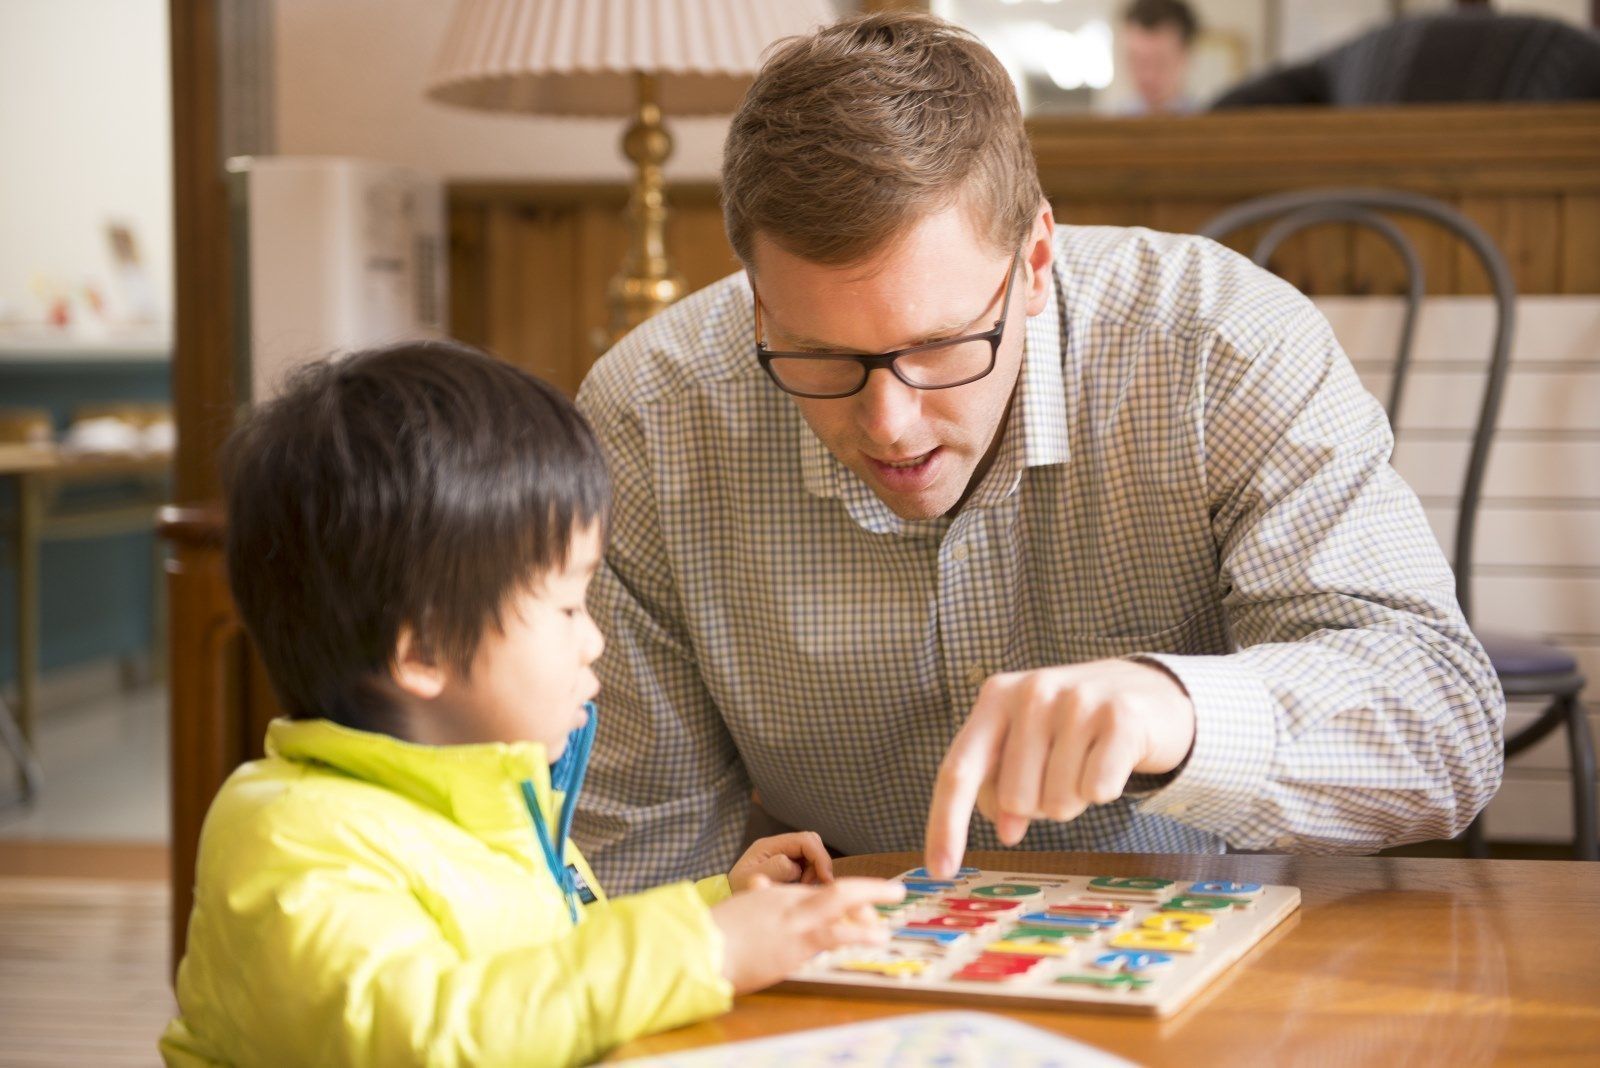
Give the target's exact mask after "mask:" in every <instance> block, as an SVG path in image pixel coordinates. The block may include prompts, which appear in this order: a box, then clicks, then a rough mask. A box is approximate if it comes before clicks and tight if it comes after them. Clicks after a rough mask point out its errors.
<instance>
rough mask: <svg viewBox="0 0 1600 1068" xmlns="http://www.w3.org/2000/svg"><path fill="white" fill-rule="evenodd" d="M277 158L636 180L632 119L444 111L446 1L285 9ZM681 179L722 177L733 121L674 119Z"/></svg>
mask: <svg viewBox="0 0 1600 1068" xmlns="http://www.w3.org/2000/svg"><path fill="white" fill-rule="evenodd" d="M275 7H276V29H277V37H276V40H275V42H274V46H273V47H274V48H275V50H276V61H275V64H274V67H275V76H276V80H277V90H276V105H277V150H278V151H279V152H280V153H284V154H286V155H296V154H306V155H354V156H363V157H367V158H370V159H375V160H381V161H385V162H389V163H400V164H405V165H408V166H412V167H416V168H419V169H421V170H424V171H429V172H431V173H434V174H438V175H441V176H443V177H445V178H452V179H459V178H493V179H511V180H528V179H533V180H541V181H595V180H618V181H620V180H624V179H626V178H627V177H628V175H629V164H628V161H627V160H626V159H625V158H624V157H623V156H622V153H621V149H620V147H619V144H618V143H619V141H620V139H621V136H622V130H623V127H624V125H625V123H624V121H623V120H622V119H620V118H619V119H615V120H585V119H559V118H544V117H532V116H523V115H497V114H493V113H488V112H474V111H469V110H464V109H459V108H452V107H446V106H444V105H441V104H435V103H433V102H432V101H430V100H427V99H425V98H424V96H423V87H424V85H425V84H426V82H427V78H428V73H429V71H430V70H432V68H433V60H434V55H435V53H436V51H437V50H438V47H439V44H440V42H441V40H442V39H443V36H444V30H445V25H446V23H447V22H448V21H449V16H450V7H451V5H450V4H449V3H447V2H446V0H275ZM668 126H669V129H670V130H671V131H672V133H673V136H674V137H675V138H676V140H677V148H676V151H675V152H674V154H673V156H672V158H671V159H670V160H668V161H667V166H666V171H667V176H668V177H669V178H673V179H680V180H682V179H712V178H715V177H716V174H717V169H718V165H719V161H720V157H721V154H722V138H723V135H724V134H725V133H726V131H727V119H726V118H716V119H704V118H701V119H669V120H668Z"/></svg>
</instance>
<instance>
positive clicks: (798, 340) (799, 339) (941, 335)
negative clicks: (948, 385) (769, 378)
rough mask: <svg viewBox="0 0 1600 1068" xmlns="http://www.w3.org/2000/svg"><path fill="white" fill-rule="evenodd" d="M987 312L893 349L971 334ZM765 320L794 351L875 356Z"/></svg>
mask: <svg viewBox="0 0 1600 1068" xmlns="http://www.w3.org/2000/svg"><path fill="white" fill-rule="evenodd" d="M763 308H765V305H763ZM988 311H989V309H988V308H985V309H984V310H983V311H981V312H979V313H978V314H977V315H976V316H975V317H973V318H971V319H968V320H967V321H966V322H964V323H945V324H943V325H940V326H937V327H934V328H933V329H932V330H929V331H926V332H925V333H923V334H921V335H919V336H918V337H916V338H915V339H913V340H912V341H910V342H908V343H906V344H904V345H896V346H895V348H896V349H914V348H916V347H917V346H918V345H926V344H929V343H931V342H934V341H948V340H949V339H950V338H953V337H960V336H962V335H963V334H969V333H972V332H973V328H974V327H976V326H977V325H978V324H979V323H980V322H982V321H983V317H984V316H985V315H986V314H988ZM766 320H767V323H768V325H770V326H776V327H777V328H778V333H779V334H781V335H782V336H783V337H785V338H787V339H788V340H789V344H791V345H793V346H794V347H795V348H796V349H799V350H802V351H806V352H837V353H842V354H844V355H846V356H873V355H876V353H871V352H867V351H865V350H863V349H853V348H851V347H850V346H848V345H834V344H831V343H829V342H827V341H820V340H818V339H817V338H814V337H808V336H806V335H804V334H791V333H790V332H789V331H788V330H786V329H784V328H783V326H782V325H781V324H779V323H777V322H776V321H775V320H774V319H773V317H772V313H771V312H770V311H768V312H767V315H766Z"/></svg>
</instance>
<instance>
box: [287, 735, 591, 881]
mask: <svg viewBox="0 0 1600 1068" xmlns="http://www.w3.org/2000/svg"><path fill="white" fill-rule="evenodd" d="M594 727H595V715H594V710H593V707H592V706H591V708H590V714H589V720H588V722H587V723H586V724H585V725H584V726H583V727H582V728H580V729H578V730H576V731H574V732H573V733H572V736H571V737H570V738H569V739H568V743H567V749H566V752H565V753H563V754H562V758H561V760H559V761H558V762H557V763H556V765H555V767H553V768H552V767H551V764H550V760H549V754H548V751H547V750H546V748H545V746H544V745H542V744H541V743H538V742H489V743H483V744H476V745H439V746H436V745H418V744H417V743H415V742H407V741H403V740H401V739H399V738H394V737H391V736H390V735H387V734H377V733H373V732H370V731H360V730H355V729H353V728H350V727H344V726H340V725H339V724H337V723H334V722H333V721H331V720H326V719H312V720H291V719H276V720H273V721H272V723H271V724H269V725H268V727H267V742H266V749H267V754H268V755H269V756H275V757H278V758H279V759H282V760H288V761H292V762H295V763H301V764H319V765H322V766H323V767H327V768H330V769H332V770H334V771H336V772H339V773H341V774H344V775H348V776H350V777H351V778H355V779H360V780H362V781H364V782H370V783H372V784H374V785H377V786H382V787H384V788H385V789H388V790H392V791H394V792H395V793H397V794H400V795H402V796H403V797H406V798H408V799H410V800H412V801H414V802H416V803H417V804H419V805H421V806H423V807H424V808H428V809H431V810H433V811H435V812H438V813H439V814H440V815H442V816H444V817H446V818H447V819H450V820H451V821H453V822H455V823H457V824H459V825H460V826H461V827H463V828H464V829H466V830H468V831H469V832H471V833H472V834H473V835H474V836H476V837H478V838H480V839H482V840H483V841H485V842H487V843H489V844H490V845H492V846H494V847H496V848H500V849H505V850H508V851H510V852H514V853H517V854H522V855H526V854H528V853H530V852H531V847H532V836H531V835H530V833H529V831H530V828H529V826H528V817H529V813H528V805H527V801H526V799H525V797H524V794H523V790H522V783H523V782H524V781H526V782H528V783H530V784H531V785H532V788H533V794H534V797H535V799H536V801H537V804H538V807H539V814H540V816H541V817H543V819H544V822H545V825H546V827H547V828H548V829H549V830H550V831H552V832H553V833H554V832H558V830H559V828H560V824H561V823H562V822H563V821H562V818H561V817H562V811H563V809H564V808H569V809H570V806H568V805H565V804H564V802H565V801H566V790H567V789H568V788H570V787H571V786H572V785H574V784H575V783H581V781H582V772H583V769H584V768H585V766H586V765H587V763H588V758H589V748H590V745H591V744H592V741H593V738H594ZM574 800H576V799H575V798H574ZM559 837H564V835H561V836H559Z"/></svg>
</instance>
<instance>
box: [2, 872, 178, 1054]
mask: <svg viewBox="0 0 1600 1068" xmlns="http://www.w3.org/2000/svg"><path fill="white" fill-rule="evenodd" d="M167 909H168V895H167V884H166V883H165V882H164V881H159V880H148V879H144V880H140V879H106V878H92V879H85V878H51V877H40V876H21V877H16V876H0V1066H3V1068H60V1066H66V1065H73V1066H78V1065H107V1066H121V1065H154V1064H159V1063H160V1058H159V1056H158V1055H157V1053H156V1040H157V1039H158V1038H159V1037H160V1034H161V1030H162V1028H163V1027H165V1026H166V1023H167V1021H168V1020H169V1019H170V1018H171V1016H172V1012H173V1000H172V993H171V989H170V988H169V986H168V985H167V940H168V925H167Z"/></svg>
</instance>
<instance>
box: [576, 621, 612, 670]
mask: <svg viewBox="0 0 1600 1068" xmlns="http://www.w3.org/2000/svg"><path fill="white" fill-rule="evenodd" d="M583 622H584V625H585V626H586V627H587V628H588V630H587V632H586V633H585V634H584V636H583V644H582V646H581V653H580V655H581V656H582V657H583V664H584V666H585V667H588V666H589V665H590V664H592V663H594V662H595V661H596V660H599V659H600V654H601V653H603V652H605V649H606V636H605V635H604V634H603V633H601V631H600V626H599V624H597V623H595V621H594V617H593V616H591V615H589V613H587V612H585V613H584V614H583Z"/></svg>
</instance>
